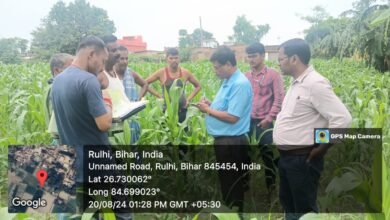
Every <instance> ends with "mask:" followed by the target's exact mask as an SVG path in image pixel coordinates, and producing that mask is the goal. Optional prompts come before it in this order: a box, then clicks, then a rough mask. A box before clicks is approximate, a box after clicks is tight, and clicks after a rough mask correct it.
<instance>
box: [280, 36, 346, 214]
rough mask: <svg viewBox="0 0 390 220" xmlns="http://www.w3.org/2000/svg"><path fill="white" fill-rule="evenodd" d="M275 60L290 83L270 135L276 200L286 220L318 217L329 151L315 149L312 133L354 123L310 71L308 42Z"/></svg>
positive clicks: (297, 42)
mask: <svg viewBox="0 0 390 220" xmlns="http://www.w3.org/2000/svg"><path fill="white" fill-rule="evenodd" d="M278 56H279V58H278V60H279V66H280V69H281V70H282V72H283V73H284V74H286V75H290V76H292V77H293V78H294V80H293V82H292V84H291V86H290V88H289V89H288V91H287V93H286V97H285V99H284V100H283V104H282V110H281V111H280V113H279V114H278V116H277V118H276V122H275V128H274V133H273V139H274V141H275V143H276V145H277V148H278V150H279V153H280V159H279V176H280V185H279V199H280V202H281V204H282V206H283V209H284V211H285V213H286V219H287V220H292V219H294V220H295V219H299V218H300V217H301V216H302V215H303V214H305V213H309V212H318V207H317V204H316V200H317V188H318V182H319V178H320V175H321V172H322V170H323V165H324V155H325V154H326V152H327V150H328V148H329V146H330V145H328V144H321V145H315V144H314V128H348V127H349V126H350V124H351V121H352V119H351V115H350V113H349V112H348V110H347V108H346V107H345V106H344V104H343V103H342V102H341V101H340V99H339V98H338V97H337V96H336V94H335V93H334V92H333V90H332V86H331V85H330V83H329V81H328V80H327V79H326V78H325V77H323V76H322V75H321V74H319V73H318V72H317V71H316V70H315V69H314V68H313V67H312V66H311V65H309V61H310V56H311V54H310V47H309V45H308V44H307V43H306V41H304V40H302V39H291V40H288V41H286V42H284V43H283V44H282V45H281V46H280V49H279V55H278Z"/></svg>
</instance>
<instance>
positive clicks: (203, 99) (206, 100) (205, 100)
mask: <svg viewBox="0 0 390 220" xmlns="http://www.w3.org/2000/svg"><path fill="white" fill-rule="evenodd" d="M200 103H204V104H206V105H208V106H209V105H211V102H210V101H209V100H208V99H206V98H204V97H202V98H201V99H200Z"/></svg>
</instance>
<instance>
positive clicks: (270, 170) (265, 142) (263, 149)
mask: <svg viewBox="0 0 390 220" xmlns="http://www.w3.org/2000/svg"><path fill="white" fill-rule="evenodd" d="M260 121H261V120H260V119H253V118H252V119H251V124H250V130H249V137H252V134H253V132H256V139H258V138H259V137H260V135H262V134H263V132H264V131H265V130H264V129H263V128H261V127H258V126H257V124H258V123H259V122H260ZM271 128H272V127H271ZM272 142H273V140H272V132H267V133H264V134H263V136H262V137H261V139H260V142H259V147H260V153H261V159H262V160H263V162H264V165H265V170H264V173H265V183H266V186H267V189H268V190H270V189H271V187H273V186H275V181H276V164H277V163H274V154H273V152H272V148H271V146H270V145H271V144H272Z"/></svg>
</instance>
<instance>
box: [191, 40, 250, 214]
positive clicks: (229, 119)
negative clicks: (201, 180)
mask: <svg viewBox="0 0 390 220" xmlns="http://www.w3.org/2000/svg"><path fill="white" fill-rule="evenodd" d="M210 61H211V62H212V63H213V66H214V70H215V72H216V74H217V76H218V77H219V78H221V79H223V83H222V85H221V87H220V89H219V91H218V93H217V95H216V96H215V98H214V100H213V102H210V101H208V100H206V99H202V100H201V101H200V102H199V103H197V104H196V106H197V107H198V108H199V109H200V110H201V111H202V112H203V113H206V114H207V115H206V128H207V132H208V133H209V134H210V135H212V136H213V137H214V145H216V146H215V154H216V159H217V162H219V163H236V165H237V168H238V169H239V171H238V172H236V171H225V170H219V171H218V172H219V173H218V174H219V179H220V182H221V189H222V195H223V199H224V200H225V202H226V204H227V205H228V206H230V207H238V211H239V212H242V211H243V199H244V191H245V189H244V188H245V187H244V184H245V179H246V178H243V177H242V176H243V175H246V172H245V171H243V170H242V169H241V164H242V163H248V161H249V159H248V158H249V157H248V145H249V142H248V138H247V136H246V134H247V133H248V132H249V125H250V115H251V110H252V96H253V93H252V87H251V84H250V82H249V80H248V79H247V78H246V77H245V75H244V74H242V73H241V71H240V70H239V69H238V68H237V66H236V64H237V62H236V58H235V55H234V52H233V51H232V50H231V49H230V48H228V47H220V48H218V49H217V50H216V51H215V52H214V53H213V55H212V56H211V58H210ZM226 145H233V146H226Z"/></svg>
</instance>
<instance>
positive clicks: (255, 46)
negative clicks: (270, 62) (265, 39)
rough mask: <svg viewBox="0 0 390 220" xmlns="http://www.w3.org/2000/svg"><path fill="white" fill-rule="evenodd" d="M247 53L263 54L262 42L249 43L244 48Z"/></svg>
mask: <svg viewBox="0 0 390 220" xmlns="http://www.w3.org/2000/svg"><path fill="white" fill-rule="evenodd" d="M245 51H246V53H247V54H254V53H259V54H265V48H264V45H263V44H262V43H258V42H256V43H252V44H250V45H249V46H248V47H247V48H246V49H245Z"/></svg>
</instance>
